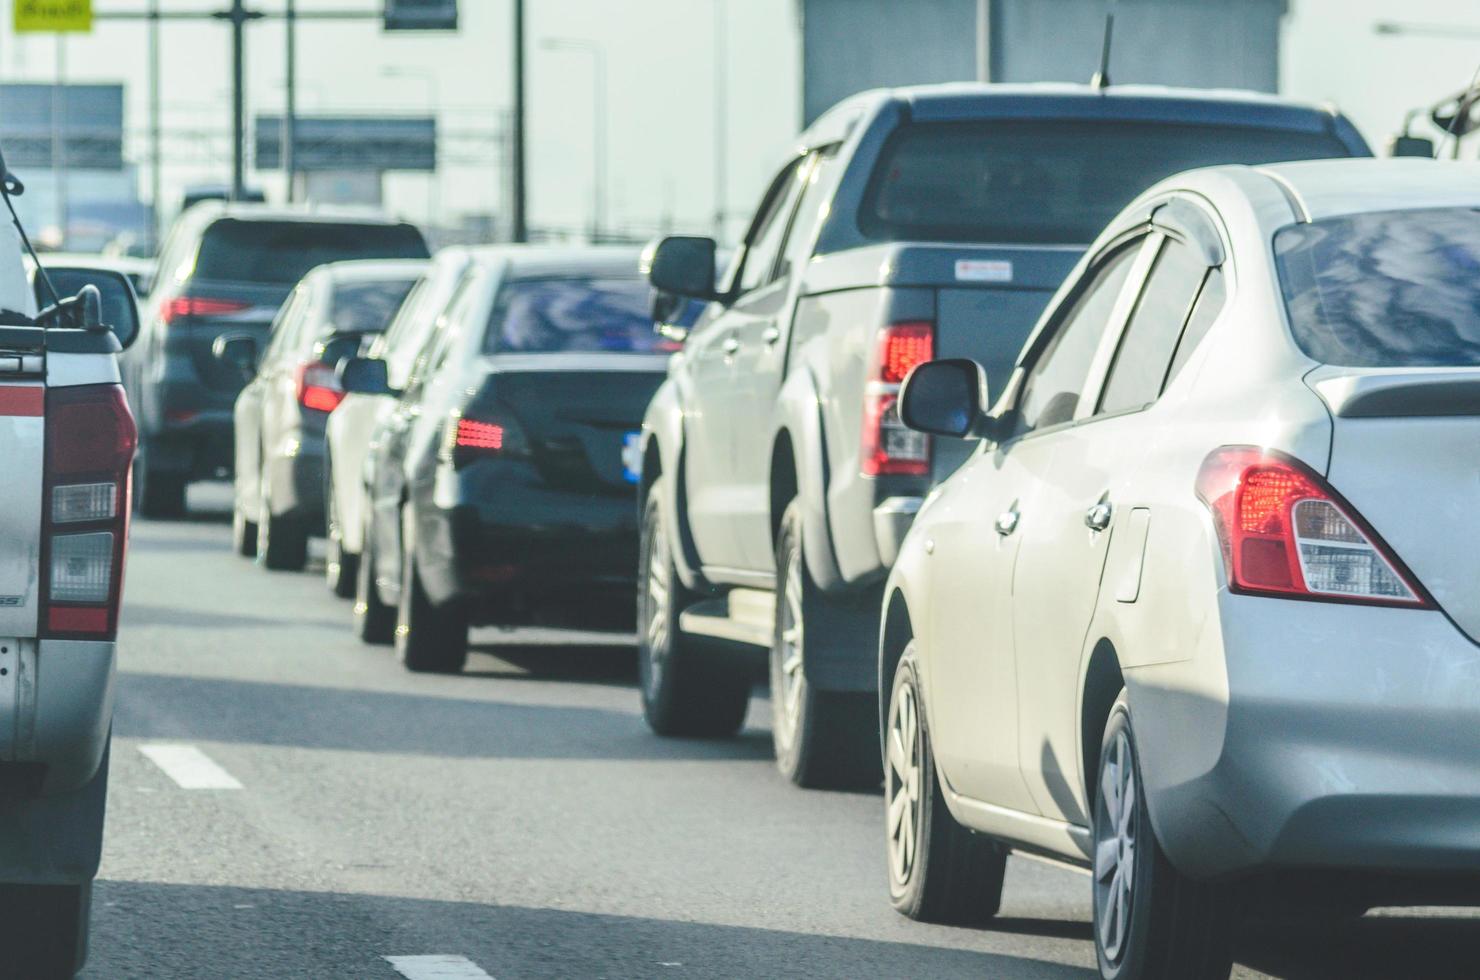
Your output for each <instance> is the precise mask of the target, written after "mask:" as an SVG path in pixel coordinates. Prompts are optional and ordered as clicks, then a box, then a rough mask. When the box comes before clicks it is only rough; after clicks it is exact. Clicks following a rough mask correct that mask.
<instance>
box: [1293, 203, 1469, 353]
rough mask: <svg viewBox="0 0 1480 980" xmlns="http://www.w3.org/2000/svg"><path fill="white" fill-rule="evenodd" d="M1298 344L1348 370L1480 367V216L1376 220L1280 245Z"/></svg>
mask: <svg viewBox="0 0 1480 980" xmlns="http://www.w3.org/2000/svg"><path fill="white" fill-rule="evenodd" d="M1274 250H1275V261H1276V264H1277V265H1278V266H1279V273H1280V285H1281V287H1282V288H1283V289H1284V293H1285V305H1286V308H1287V309H1288V310H1289V311H1290V329H1291V331H1292V332H1293V333H1294V335H1295V342H1296V343H1297V344H1299V345H1300V349H1301V350H1303V351H1304V352H1305V353H1306V354H1308V355H1309V356H1310V357H1312V358H1314V359H1315V360H1317V361H1321V362H1323V363H1325V364H1337V365H1342V366H1345V367H1457V366H1463V367H1474V366H1480V210H1476V209H1474V208H1439V209H1426V210H1421V211H1375V212H1371V213H1369V214H1356V215H1350V216H1347V217H1343V218H1327V219H1326V220H1324V221H1317V222H1315V223H1313V224H1308V225H1292V226H1290V227H1289V228H1285V229H1283V230H1281V231H1280V232H1278V233H1277V234H1276V235H1275V237H1274Z"/></svg>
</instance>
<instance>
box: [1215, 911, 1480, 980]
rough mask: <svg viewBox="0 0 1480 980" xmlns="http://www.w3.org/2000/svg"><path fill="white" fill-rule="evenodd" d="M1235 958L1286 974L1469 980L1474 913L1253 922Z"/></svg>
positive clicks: (1475, 962) (1476, 946) (1317, 979)
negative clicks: (1289, 923) (1329, 921)
mask: <svg viewBox="0 0 1480 980" xmlns="http://www.w3.org/2000/svg"><path fill="white" fill-rule="evenodd" d="M1238 961H1239V962H1240V963H1242V964H1244V965H1245V966H1249V967H1252V968H1254V969H1256V970H1260V971H1262V972H1264V973H1268V974H1271V975H1273V976H1276V977H1283V978H1286V980H1393V978H1395V977H1402V978H1404V980H1420V978H1421V980H1451V978H1452V980H1474V978H1475V977H1477V976H1480V918H1458V917H1455V918H1434V917H1427V916H1413V917H1405V916H1393V917H1390V916H1380V917H1372V916H1369V917H1367V918H1363V919H1356V920H1353V921H1351V922H1346V923H1340V924H1335V925H1330V924H1328V925H1320V924H1302V925H1299V926H1294V925H1292V926H1288V927H1285V926H1278V927H1277V926H1267V925H1266V926H1259V927H1254V928H1251V929H1250V930H1249V932H1248V934H1247V935H1246V936H1244V937H1243V938H1242V941H1241V942H1240V943H1239V944H1238Z"/></svg>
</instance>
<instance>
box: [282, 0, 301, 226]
mask: <svg viewBox="0 0 1480 980" xmlns="http://www.w3.org/2000/svg"><path fill="white" fill-rule="evenodd" d="M283 13H284V16H285V17H286V18H287V19H286V22H285V23H284V25H283V27H284V30H285V31H286V34H287V48H288V50H287V52H286V57H287V61H288V64H287V71H286V74H287V79H286V92H285V95H284V103H285V105H284V107H283V173H284V175H286V176H287V178H288V194H287V198H288V203H289V204H292V203H293V200H294V198H295V197H296V196H297V188H296V185H297V183H298V180H297V177H298V165H297V164H298V11H297V9H296V7H295V6H294V2H293V0H287V8H286V10H284V12H283Z"/></svg>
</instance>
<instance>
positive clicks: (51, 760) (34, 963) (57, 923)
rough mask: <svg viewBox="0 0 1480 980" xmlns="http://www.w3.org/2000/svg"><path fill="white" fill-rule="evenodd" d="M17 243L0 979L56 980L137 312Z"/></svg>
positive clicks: (92, 735)
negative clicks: (125, 362) (126, 351)
mask: <svg viewBox="0 0 1480 980" xmlns="http://www.w3.org/2000/svg"><path fill="white" fill-rule="evenodd" d="M3 167H4V165H3V161H0V180H3V181H4V182H5V184H6V190H7V192H8V193H15V192H17V191H18V190H19V189H20V188H19V185H18V183H16V182H15V181H14V178H12V177H10V176H9V175H8V174H6V173H5V171H4V169H3ZM3 213H4V212H3V211H0V214H3ZM23 242H24V238H23V236H22V232H21V231H20V226H19V223H18V222H17V223H16V224H14V225H11V224H9V223H6V224H3V225H0V975H4V976H7V977H9V976H16V977H59V976H61V977H65V976H71V975H72V974H74V973H76V972H77V971H78V970H79V969H80V968H81V967H82V964H83V960H84V959H85V957H86V952H87V922H88V910H89V905H90V899H91V892H92V880H93V877H94V875H95V874H96V873H97V869H98V858H99V855H100V853H101V849H102V839H103V807H104V801H105V797H106V791H107V782H108V746H109V741H110V734H111V729H112V721H113V674H114V646H115V638H116V635H117V628H118V608H119V598H120V592H121V589H122V584H123V562H124V553H125V551H126V548H127V542H128V514H129V472H130V466H131V463H132V460H133V455H134V448H135V444H136V441H137V435H136V430H135V427H134V419H133V415H132V413H131V412H130V410H129V406H128V403H127V401H126V400H125V398H124V394H123V388H122V387H121V386H120V384H119V374H118V366H117V363H116V361H117V358H116V356H115V355H116V354H117V353H118V352H119V351H121V350H122V349H123V347H124V346H126V345H127V344H128V343H129V342H130V341H131V340H132V339H133V336H134V334H136V333H137V331H138V308H137V302H136V299H135V297H134V293H133V288H132V287H131V286H130V285H129V283H128V281H127V280H126V279H125V278H124V277H123V275H122V274H121V273H117V272H110V271H107V270H103V269H90V268H85V267H82V266H78V265H74V264H71V263H68V264H67V265H66V266H64V267H56V268H53V267H51V266H50V265H46V269H47V273H48V274H47V275H43V274H41V273H40V272H38V270H37V269H36V263H35V262H34V261H32V260H30V259H28V257H27V256H26V252H25V251H24V250H23V248H22V245H23ZM43 265H45V263H43ZM38 296H40V297H43V298H42V300H41V301H40V302H39V303H38V301H37V297H38ZM58 297H66V298H65V299H62V300H61V301H60V302H58V301H57V299H58ZM38 308H39V309H38Z"/></svg>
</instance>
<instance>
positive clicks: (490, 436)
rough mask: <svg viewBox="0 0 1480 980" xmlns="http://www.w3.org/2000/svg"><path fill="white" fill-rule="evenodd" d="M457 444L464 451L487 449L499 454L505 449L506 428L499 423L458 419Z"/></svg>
mask: <svg viewBox="0 0 1480 980" xmlns="http://www.w3.org/2000/svg"><path fill="white" fill-rule="evenodd" d="M456 442H457V445H458V446H459V447H461V448H463V449H487V450H490V451H494V452H497V451H498V450H501V449H503V448H504V427H503V426H501V425H499V424H498V423H497V422H479V421H477V420H475V419H458V420H457V433H456Z"/></svg>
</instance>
